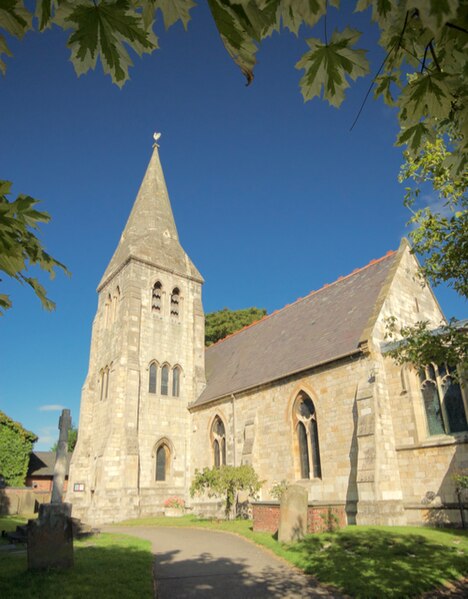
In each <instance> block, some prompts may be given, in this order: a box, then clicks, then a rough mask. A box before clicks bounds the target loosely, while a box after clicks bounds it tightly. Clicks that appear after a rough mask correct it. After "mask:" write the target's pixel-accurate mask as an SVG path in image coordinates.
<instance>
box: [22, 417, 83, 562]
mask: <svg viewBox="0 0 468 599" xmlns="http://www.w3.org/2000/svg"><path fill="white" fill-rule="evenodd" d="M70 426H71V418H70V410H62V415H61V417H60V420H59V429H60V436H59V442H58V445H57V456H56V460H55V468H54V482H53V489H52V501H51V503H49V504H47V503H44V504H42V505H41V506H40V508H39V517H38V519H37V520H29V522H28V568H29V569H30V570H42V569H48V568H57V569H66V568H71V567H72V566H73V526H72V519H71V504H69V503H62V493H63V483H64V481H65V472H66V460H67V443H68V429H69V428H70Z"/></svg>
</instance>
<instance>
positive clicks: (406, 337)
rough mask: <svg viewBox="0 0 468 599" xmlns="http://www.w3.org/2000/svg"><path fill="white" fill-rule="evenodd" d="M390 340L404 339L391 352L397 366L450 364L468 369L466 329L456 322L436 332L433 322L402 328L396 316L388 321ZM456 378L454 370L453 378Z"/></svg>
mask: <svg viewBox="0 0 468 599" xmlns="http://www.w3.org/2000/svg"><path fill="white" fill-rule="evenodd" d="M386 337H387V338H388V339H391V340H398V339H402V341H401V342H399V343H397V344H395V347H394V348H392V349H391V350H390V351H389V352H388V353H389V355H390V356H391V357H392V358H393V359H394V360H395V361H396V362H397V364H405V363H408V364H413V365H414V366H416V367H417V368H422V367H423V366H426V365H427V364H431V363H432V364H444V363H446V364H449V365H450V366H459V367H460V370H461V371H463V370H464V369H466V368H467V367H468V335H467V333H466V329H463V328H460V327H458V326H456V323H455V321H451V322H449V323H448V324H446V325H442V326H441V327H439V328H438V329H437V331H436V332H434V330H433V327H430V326H429V322H427V321H423V322H418V323H416V324H415V325H413V326H404V327H399V326H398V324H397V320H396V318H394V317H391V318H388V319H387V322H386ZM455 375H456V371H454V373H453V375H452V376H455Z"/></svg>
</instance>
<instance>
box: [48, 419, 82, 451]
mask: <svg viewBox="0 0 468 599" xmlns="http://www.w3.org/2000/svg"><path fill="white" fill-rule="evenodd" d="M77 441H78V429H77V428H76V426H73V425H72V427H71V428H70V429H69V430H68V443H67V450H68V452H69V453H72V452H73V450H74V449H75V445H76V442H77ZM57 445H58V443H57V441H56V442H55V443H54V444H53V445H52V447H51V448H50V451H57Z"/></svg>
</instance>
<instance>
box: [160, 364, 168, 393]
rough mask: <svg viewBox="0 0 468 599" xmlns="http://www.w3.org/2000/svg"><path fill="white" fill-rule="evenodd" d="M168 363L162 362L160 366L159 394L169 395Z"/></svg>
mask: <svg viewBox="0 0 468 599" xmlns="http://www.w3.org/2000/svg"><path fill="white" fill-rule="evenodd" d="M169 371H170V366H169V364H163V365H162V367H161V395H169Z"/></svg>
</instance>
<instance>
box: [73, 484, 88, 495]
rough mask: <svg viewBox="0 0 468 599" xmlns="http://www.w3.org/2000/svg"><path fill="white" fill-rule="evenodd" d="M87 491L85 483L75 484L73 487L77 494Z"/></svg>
mask: <svg viewBox="0 0 468 599" xmlns="http://www.w3.org/2000/svg"><path fill="white" fill-rule="evenodd" d="M84 489H85V486H84V483H75V484H74V485H73V491H74V492H75V493H82V492H83V491H84Z"/></svg>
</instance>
